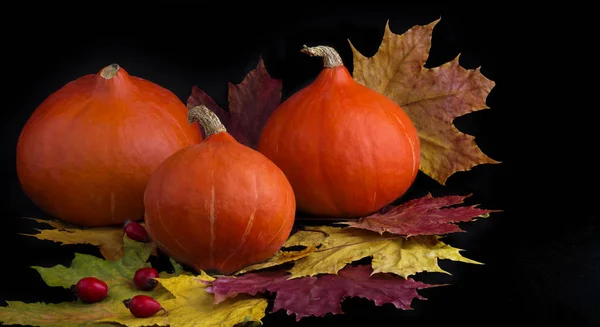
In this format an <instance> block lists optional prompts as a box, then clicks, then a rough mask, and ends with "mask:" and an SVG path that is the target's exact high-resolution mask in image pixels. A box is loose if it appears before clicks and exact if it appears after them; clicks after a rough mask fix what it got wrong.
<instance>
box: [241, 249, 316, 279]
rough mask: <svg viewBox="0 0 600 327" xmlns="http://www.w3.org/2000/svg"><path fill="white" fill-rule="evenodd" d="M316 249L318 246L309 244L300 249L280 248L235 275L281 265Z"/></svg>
mask: <svg viewBox="0 0 600 327" xmlns="http://www.w3.org/2000/svg"><path fill="white" fill-rule="evenodd" d="M316 250H317V248H316V247H314V246H309V247H306V248H304V249H302V250H299V251H285V250H279V251H277V253H275V254H274V255H273V256H271V257H270V258H269V259H267V260H265V261H264V262H261V263H257V264H254V265H250V266H248V267H245V268H243V269H240V270H238V271H237V272H235V273H234V275H240V274H244V273H247V272H249V271H254V270H260V269H265V268H270V267H275V266H279V265H281V264H284V263H288V262H292V261H295V260H298V259H301V258H304V257H306V256H308V255H310V254H311V253H313V252H315V251H316Z"/></svg>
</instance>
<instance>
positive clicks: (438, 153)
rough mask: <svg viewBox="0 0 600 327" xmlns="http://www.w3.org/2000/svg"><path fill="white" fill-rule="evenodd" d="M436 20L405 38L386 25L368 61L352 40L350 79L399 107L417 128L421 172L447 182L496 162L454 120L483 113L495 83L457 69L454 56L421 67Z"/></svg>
mask: <svg viewBox="0 0 600 327" xmlns="http://www.w3.org/2000/svg"><path fill="white" fill-rule="evenodd" d="M438 21H439V19H438V20H436V21H434V22H432V23H430V24H428V25H425V26H414V27H412V28H411V29H409V30H408V31H406V32H405V33H404V34H400V35H399V34H395V33H394V32H392V31H391V30H390V27H389V22H388V23H387V24H386V26H385V33H384V35H383V40H382V42H381V44H380V46H379V49H378V51H377V53H376V54H375V55H374V56H372V57H365V56H364V55H362V54H361V53H360V52H359V51H358V50H357V49H356V48H355V47H354V46H353V45H352V43H351V42H350V46H351V48H352V52H353V62H354V69H353V78H354V79H355V80H356V81H357V82H359V83H361V84H363V85H365V86H367V87H369V88H371V89H374V90H376V91H378V92H380V93H381V94H383V95H385V96H387V97H388V98H390V99H391V100H393V101H395V102H396V103H397V104H399V105H400V106H401V107H402V108H403V109H404V111H406V113H407V114H408V115H409V117H410V118H411V119H412V121H413V122H414V124H415V127H416V128H417V131H418V135H419V140H420V143H421V167H420V169H421V171H423V172H424V173H425V174H427V175H428V176H430V177H431V178H433V179H434V180H436V181H438V182H439V183H441V184H445V183H446V180H447V179H448V177H450V176H451V175H452V174H454V173H455V172H458V171H467V170H470V169H471V168H472V167H474V166H476V165H479V164H486V163H487V164H492V163H499V162H498V161H496V160H493V159H491V158H489V157H488V156H487V155H485V154H484V153H483V152H482V151H481V150H480V149H479V147H478V146H477V144H476V143H475V139H474V137H473V136H471V135H468V134H464V133H462V132H460V131H459V130H458V129H457V128H456V127H455V126H454V125H453V120H454V119H455V118H456V117H459V116H462V115H465V114H467V113H470V112H474V111H478V110H482V109H486V108H487V105H486V103H485V100H486V97H487V96H488V94H489V93H490V92H491V90H492V88H493V87H494V85H495V83H494V82H493V81H491V80H489V79H488V78H486V77H485V76H483V75H482V74H481V72H480V69H479V68H477V69H472V70H468V69H465V68H463V67H461V66H460V64H459V63H458V58H459V57H458V56H457V57H456V58H455V59H454V60H452V61H450V62H447V63H446V64H444V65H441V66H439V67H435V68H425V67H424V65H425V63H426V61H427V57H428V55H429V50H430V47H431V36H432V32H433V28H434V26H435V25H436V24H437V23H438Z"/></svg>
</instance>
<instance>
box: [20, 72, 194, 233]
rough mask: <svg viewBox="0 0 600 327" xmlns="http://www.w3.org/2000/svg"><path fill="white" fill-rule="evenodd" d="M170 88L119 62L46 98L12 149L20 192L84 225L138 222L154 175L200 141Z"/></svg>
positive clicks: (52, 212)
mask: <svg viewBox="0 0 600 327" xmlns="http://www.w3.org/2000/svg"><path fill="white" fill-rule="evenodd" d="M187 112H188V110H187V108H186V106H185V105H184V104H183V102H181V101H180V100H179V98H177V96H176V95H175V94H173V93H172V92H171V91H169V90H167V89H165V88H163V87H161V86H159V85H157V84H155V83H152V82H150V81H147V80H144V79H142V78H138V77H135V76H130V75H129V74H128V73H127V72H126V71H125V70H124V69H123V68H120V67H118V65H111V66H107V67H106V68H105V69H103V70H101V71H100V72H98V73H97V74H90V75H86V76H83V77H80V78H78V79H76V80H74V81H72V82H70V83H68V84H66V85H64V86H63V87H62V88H60V89H59V90H57V91H56V92H54V93H53V94H51V95H50V96H49V97H48V98H47V99H46V100H45V101H44V102H43V103H42V104H41V105H40V106H38V108H36V110H35V111H34V113H33V114H32V115H31V117H30V118H29V120H28V121H27V122H26V124H25V126H24V127H23V130H22V132H21V135H20V137H19V141H18V145H17V163H16V164H17V174H18V178H19V181H20V183H21V186H22V189H23V191H24V192H25V194H26V195H27V196H28V197H29V198H30V199H31V200H32V202H33V203H35V204H36V205H37V206H38V207H39V208H40V209H41V210H43V211H44V212H46V213H48V214H50V215H52V216H54V217H56V218H59V219H61V220H63V221H66V222H69V223H73V224H76V225H81V226H91V227H97V226H109V225H119V224H123V223H124V222H125V221H126V220H127V219H130V220H140V219H142V218H143V214H144V203H143V195H144V190H145V187H146V183H147V180H148V178H149V177H150V174H151V173H152V171H153V170H154V169H155V168H156V166H158V164H159V163H160V162H162V161H163V160H164V159H165V158H167V157H168V156H169V155H171V154H173V153H174V152H175V151H177V150H179V149H181V148H183V147H186V146H189V145H192V144H196V143H199V142H200V141H202V134H201V131H200V128H199V126H198V125H197V124H190V123H189V122H188V121H187Z"/></svg>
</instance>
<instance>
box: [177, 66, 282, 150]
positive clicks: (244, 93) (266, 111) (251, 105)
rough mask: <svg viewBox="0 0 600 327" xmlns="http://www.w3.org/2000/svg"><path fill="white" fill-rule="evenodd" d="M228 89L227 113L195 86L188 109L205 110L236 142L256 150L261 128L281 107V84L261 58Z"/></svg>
mask: <svg viewBox="0 0 600 327" xmlns="http://www.w3.org/2000/svg"><path fill="white" fill-rule="evenodd" d="M228 87H229V89H228V90H229V92H228V94H229V95H228V97H229V111H225V110H223V109H222V108H221V107H220V106H219V105H218V104H217V103H216V102H215V100H213V98H211V97H210V96H209V95H208V94H206V92H204V91H203V90H202V89H200V88H199V87H197V86H194V87H193V88H192V93H191V95H190V97H189V98H188V100H187V107H188V108H192V107H195V106H197V105H201V104H202V105H205V106H207V107H208V109H210V110H212V111H213V112H214V113H216V114H217V116H218V117H219V119H220V120H221V122H222V123H223V125H225V128H226V129H227V132H229V134H231V135H232V136H233V137H234V138H235V139H236V140H237V141H238V142H240V143H242V144H244V145H247V146H250V147H251V148H254V149H256V145H257V143H258V140H259V138H260V133H261V132H262V129H263V127H264V125H265V124H266V122H267V120H268V119H269V117H270V116H271V113H272V112H273V110H275V108H276V107H277V106H278V105H279V104H280V103H281V88H282V84H281V81H280V80H278V79H274V78H272V77H271V76H270V75H269V73H268V72H267V69H266V68H265V64H264V62H263V59H262V57H261V58H259V59H258V64H257V66H256V68H255V69H254V70H252V71H251V72H249V73H248V75H246V77H245V78H244V80H243V81H242V82H241V83H240V84H237V85H234V84H232V83H229V84H228Z"/></svg>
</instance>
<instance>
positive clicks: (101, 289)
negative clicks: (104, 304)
mask: <svg viewBox="0 0 600 327" xmlns="http://www.w3.org/2000/svg"><path fill="white" fill-rule="evenodd" d="M71 290H72V291H73V292H74V293H75V295H77V297H78V298H79V299H81V301H82V302H84V303H95V302H100V301H102V300H104V299H105V298H106V297H107V296H108V286H107V285H106V283H105V282H103V281H101V280H99V279H98V278H96V277H85V278H82V279H80V280H79V281H78V282H77V284H75V285H73V286H71Z"/></svg>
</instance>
